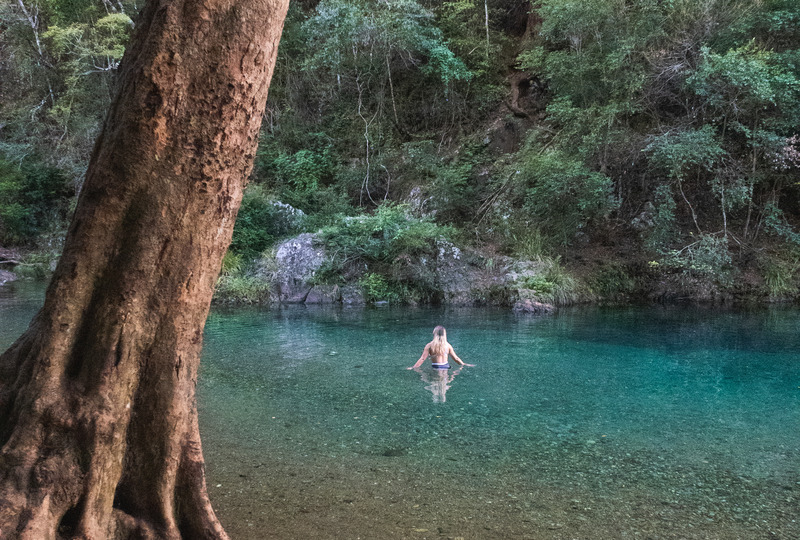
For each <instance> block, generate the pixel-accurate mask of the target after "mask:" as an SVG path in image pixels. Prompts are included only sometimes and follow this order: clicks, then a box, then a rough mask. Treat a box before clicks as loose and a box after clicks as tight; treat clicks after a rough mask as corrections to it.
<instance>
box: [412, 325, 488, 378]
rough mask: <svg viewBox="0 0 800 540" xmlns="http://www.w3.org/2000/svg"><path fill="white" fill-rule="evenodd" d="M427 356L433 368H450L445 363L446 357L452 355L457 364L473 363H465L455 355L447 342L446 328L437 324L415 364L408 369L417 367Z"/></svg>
mask: <svg viewBox="0 0 800 540" xmlns="http://www.w3.org/2000/svg"><path fill="white" fill-rule="evenodd" d="M428 357H430V359H431V367H432V368H433V369H450V364H448V363H447V359H448V357H452V358H453V360H454V361H455V363H456V364H458V365H459V366H470V367H473V366H474V364H465V363H464V362H462V361H461V358H459V357H458V356H457V355H456V352H455V351H454V350H453V346H452V345H450V344H449V343H448V342H447V330H445V329H444V326H437V327H436V328H434V329H433V341H431V342H430V343H428V344H427V345H425V350H424V351H422V356H420V357H419V360H417V363H416V364H414V365H413V366H411V367H410V368H408V369H419V367H420V366H421V365H422V363H423V362H424V361H425V360H426V359H427V358H428Z"/></svg>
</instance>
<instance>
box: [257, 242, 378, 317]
mask: <svg viewBox="0 0 800 540" xmlns="http://www.w3.org/2000/svg"><path fill="white" fill-rule="evenodd" d="M325 260H326V253H325V247H324V246H323V245H322V243H321V242H320V241H319V239H318V238H317V235H315V234H312V233H303V234H301V235H299V236H296V237H294V238H290V239H289V240H286V241H285V242H283V243H281V244H279V245H278V247H277V249H276V251H275V257H274V259H273V260H269V261H266V260H265V261H262V270H261V272H260V274H261V277H262V279H268V280H269V281H271V282H272V283H273V293H272V295H271V298H270V299H271V300H272V301H273V302H276V303H280V304H337V303H342V304H345V305H363V304H364V303H365V302H364V295H363V293H362V292H361V288H360V287H359V286H357V285H345V286H342V287H340V286H339V285H326V284H317V283H315V277H316V275H317V272H318V271H319V269H320V268H321V267H322V265H323V263H324V262H325Z"/></svg>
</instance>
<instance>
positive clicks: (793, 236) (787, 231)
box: [764, 202, 800, 246]
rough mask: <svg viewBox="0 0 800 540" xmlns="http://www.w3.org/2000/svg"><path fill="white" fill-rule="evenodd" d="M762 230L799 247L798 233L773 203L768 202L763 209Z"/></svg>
mask: <svg viewBox="0 0 800 540" xmlns="http://www.w3.org/2000/svg"><path fill="white" fill-rule="evenodd" d="M764 228H765V229H766V230H767V232H769V233H772V234H774V235H777V236H779V237H781V238H783V239H784V240H786V241H787V242H789V243H790V244H793V245H795V246H800V233H798V232H797V231H795V230H794V227H792V226H791V225H790V224H789V222H788V221H787V220H786V216H785V214H784V213H783V211H782V210H781V209H780V208H778V206H777V205H776V204H775V203H774V202H769V203H767V204H766V206H765V207H764Z"/></svg>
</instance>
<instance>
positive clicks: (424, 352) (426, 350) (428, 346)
mask: <svg viewBox="0 0 800 540" xmlns="http://www.w3.org/2000/svg"><path fill="white" fill-rule="evenodd" d="M430 346H431V344H430V343H428V344H427V345H425V350H424V351H422V356H420V357H419V360H417V363H416V364H414V365H413V366H411V367H410V368H406V369H417V368H418V367H419V366H421V365H422V363H423V362H424V361H425V359H426V358H428V356H429V353H428V350H429V348H430Z"/></svg>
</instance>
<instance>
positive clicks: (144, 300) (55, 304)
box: [0, 0, 288, 540]
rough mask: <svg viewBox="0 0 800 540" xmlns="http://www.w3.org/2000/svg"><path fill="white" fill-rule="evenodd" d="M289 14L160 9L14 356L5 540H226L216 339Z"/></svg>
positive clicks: (227, 5)
mask: <svg viewBox="0 0 800 540" xmlns="http://www.w3.org/2000/svg"><path fill="white" fill-rule="evenodd" d="M287 4H288V0H194V1H190V0H150V1H149V2H148V4H147V6H146V8H145V9H144V11H143V12H142V14H141V16H140V18H139V20H138V22H137V30H136V33H135V36H134V39H133V42H132V44H131V46H130V47H129V50H128V52H127V53H126V57H125V59H124V61H123V66H122V68H121V73H120V88H119V93H118V95H117V98H116V100H115V102H114V104H113V105H112V107H111V110H110V111H109V115H108V118H107V120H106V123H105V125H104V127H103V131H102V133H101V135H100V137H99V139H98V141H97V145H96V147H95V150H94V154H93V156H92V159H91V162H90V165H89V170H88V173H87V178H86V182H85V184H84V187H83V191H82V193H81V195H80V199H79V202H78V208H77V210H76V213H75V217H74V219H73V222H72V224H71V226H70V230H69V233H68V236H67V241H66V245H65V248H64V253H63V255H62V257H61V260H60V262H59V265H58V268H57V270H56V272H55V275H54V277H53V280H52V283H51V284H50V287H49V289H48V291H47V297H46V300H45V305H44V308H43V309H42V310H41V312H39V314H38V315H37V316H36V317H35V318H34V320H33V322H32V323H31V326H30V328H29V329H28V330H27V331H26V333H25V334H24V335H23V336H22V337H21V338H20V339H19V340H18V341H17V342H16V343H15V344H14V345H13V346H12V347H11V348H10V349H9V350H8V351H6V352H5V353H4V354H3V355H2V356H1V357H0V444H2V453H1V454H0V538H20V539H32V540H47V539H55V538H81V539H102V540H106V539H109V538H120V539H122V538H137V539H138V538H168V539H172V538H191V539H200V538H226V535H225V533H224V531H223V529H222V527H221V526H220V524H219V522H218V521H217V519H216V517H215V515H214V512H213V510H212V509H211V505H210V503H209V500H208V497H207V493H206V487H205V479H204V471H203V469H204V467H203V457H202V452H201V447H200V437H199V433H198V427H197V426H198V424H197V410H196V407H195V403H194V399H195V385H196V378H197V368H198V363H199V354H200V348H201V338H202V332H203V326H204V324H205V319H206V316H207V314H208V309H209V305H210V302H211V295H212V292H213V288H214V283H215V279H216V277H217V274H218V272H219V268H220V265H221V260H222V257H223V255H224V253H225V250H226V249H227V246H228V244H229V242H230V238H231V234H232V230H233V222H234V219H235V215H236V211H237V209H238V206H239V202H240V200H241V196H242V190H243V188H244V183H245V180H246V178H247V176H248V175H249V173H250V170H251V167H252V161H253V156H254V153H255V149H256V143H257V139H258V131H259V126H260V123H261V117H262V113H263V109H264V105H265V102H266V97H267V88H268V86H269V80H270V77H271V76H272V69H273V66H274V63H275V57H276V53H277V46H278V40H279V37H280V33H281V30H282V27H283V19H284V16H285V13H286V8H287Z"/></svg>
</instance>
